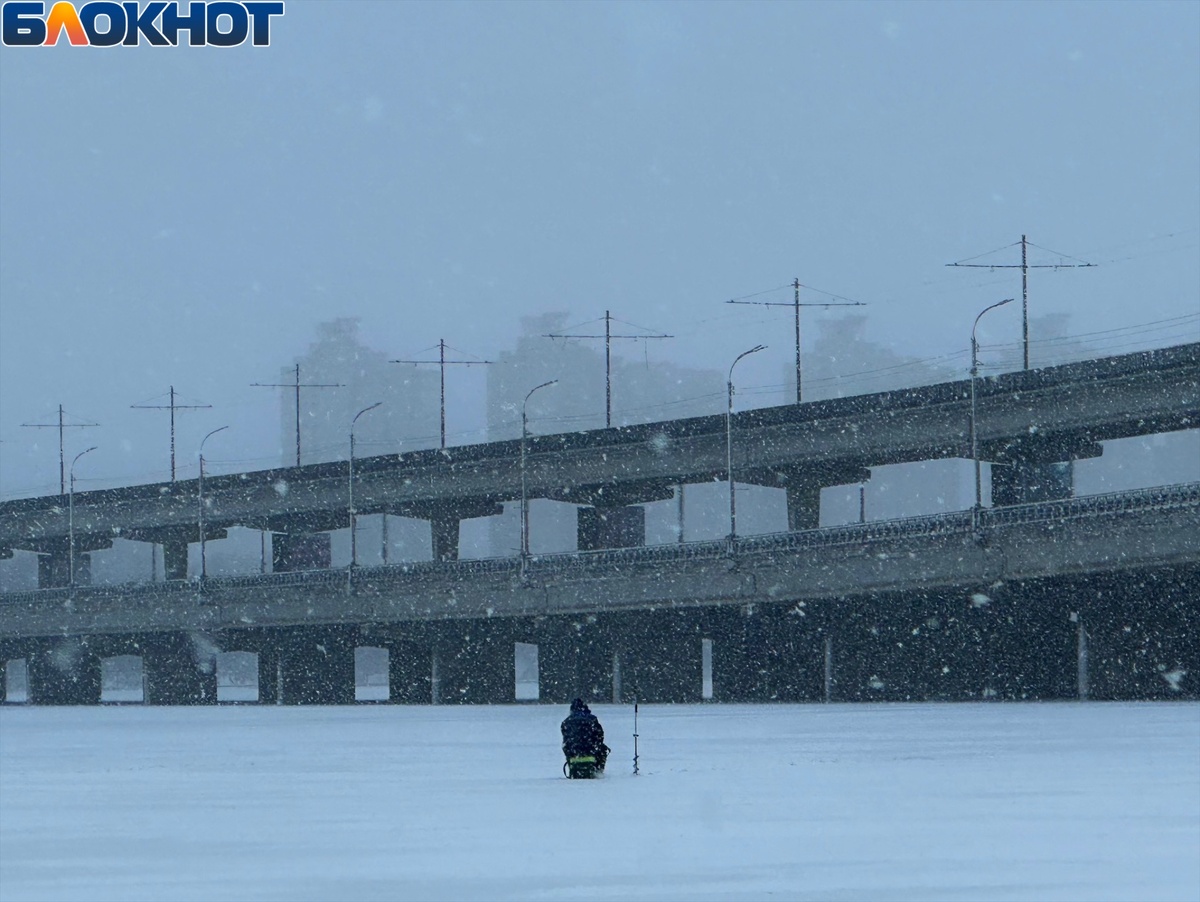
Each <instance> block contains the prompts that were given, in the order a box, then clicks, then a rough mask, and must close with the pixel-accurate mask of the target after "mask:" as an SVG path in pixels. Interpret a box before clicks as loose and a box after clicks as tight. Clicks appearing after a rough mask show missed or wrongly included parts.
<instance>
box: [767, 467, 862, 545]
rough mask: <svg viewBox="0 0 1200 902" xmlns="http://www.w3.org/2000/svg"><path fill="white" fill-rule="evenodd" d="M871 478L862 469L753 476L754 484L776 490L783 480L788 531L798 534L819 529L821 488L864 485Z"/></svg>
mask: <svg viewBox="0 0 1200 902" xmlns="http://www.w3.org/2000/svg"><path fill="white" fill-rule="evenodd" d="M870 478H871V471H870V470H869V469H867V468H865V467H810V468H803V469H802V468H798V467H797V468H790V469H788V470H786V471H785V472H784V473H782V474H778V473H773V474H770V476H769V477H767V478H764V476H763V475H762V474H755V477H754V479H753V481H754V482H756V483H757V484H759V485H773V486H776V487H778V486H779V484H780V481H781V480H782V483H783V488H784V489H786V490H787V515H788V531H789V532H798V531H800V530H803V529H818V528H819V527H820V525H821V489H825V488H829V487H830V486H835V485H850V484H852V483H859V482H866V481H867V480H869V479H870Z"/></svg>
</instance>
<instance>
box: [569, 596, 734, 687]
mask: <svg viewBox="0 0 1200 902" xmlns="http://www.w3.org/2000/svg"><path fill="white" fill-rule="evenodd" d="M608 632H609V633H610V635H611V639H610V640H609V641H610V642H611V643H612V647H615V648H616V649H617V651H618V652H619V654H620V662H621V692H622V695H623V696H624V698H625V699H626V700H630V699H633V698H635V697H636V698H638V699H639V700H641V701H649V702H698V701H700V700H701V691H702V689H703V659H702V644H701V641H700V640H701V639H702V638H705V636H704V635H702V633H703V630H702V628H701V623H700V615H699V614H698V613H697V612H696V611H694V610H693V611H630V612H628V613H622V614H618V615H613V616H612V621H611V623H610V624H609V627H608ZM716 648H717V646H716V644H715V641H714V654H716ZM583 660H584V662H587V661H593V662H594V663H593V664H592V665H591V667H592V668H593V669H592V670H591V674H592V678H591V679H590V680H588V679H587V677H588V675H589V671H588V670H587V669H586V664H585V667H581V668H580V677H579V681H580V682H581V683H582V689H584V690H585V691H587V692H588V695H585V696H584V698H589V697H590V698H592V699H594V700H596V701H607V699H608V696H609V687H610V686H611V680H612V665H611V661H612V656H611V652H610V651H608V649H607V648H604V647H603V646H600V647H594V650H593V651H592V652H591V653H590V654H589V656H588V657H587V658H585V659H583ZM598 666H602V667H603V670H602V671H599V672H597V671H596V670H595V669H594V668H596V667H598ZM714 669H715V665H714ZM719 675H720V674H719V671H716V673H714V682H715V681H716V680H717V679H718V678H719Z"/></svg>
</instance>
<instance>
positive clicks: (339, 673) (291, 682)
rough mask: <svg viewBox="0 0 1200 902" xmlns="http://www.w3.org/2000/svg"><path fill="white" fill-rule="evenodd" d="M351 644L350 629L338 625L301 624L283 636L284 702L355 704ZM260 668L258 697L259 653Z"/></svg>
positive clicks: (260, 682) (260, 679)
mask: <svg viewBox="0 0 1200 902" xmlns="http://www.w3.org/2000/svg"><path fill="white" fill-rule="evenodd" d="M354 646H355V642H354V639H353V637H352V636H351V635H350V634H349V632H348V631H347V630H345V629H342V628H338V627H320V628H303V629H298V630H296V631H294V632H292V633H291V634H288V635H285V636H283V637H282V641H281V645H280V648H279V653H280V655H281V656H282V668H283V703H284V704H287V705H351V704H354ZM259 668H260V670H259V692H260V696H259V698H260V700H261V698H262V696H261V692H262V670H261V668H262V656H261V655H260V658H259Z"/></svg>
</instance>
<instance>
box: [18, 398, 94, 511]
mask: <svg viewBox="0 0 1200 902" xmlns="http://www.w3.org/2000/svg"><path fill="white" fill-rule="evenodd" d="M65 416H66V414H65V412H64V411H63V406H62V405H61V404H59V405H58V422H57V423H22V424H21V426H22V428H25V429H57V430H58V493H59V494H60V495H65V494H66V493H67V471H66V467H65V464H64V458H65V456H66V455H65V442H64V436H63V430H64V429H85V428H88V427H91V426H99V425H100V424H99V423H68V422H66V421H65V419H64V418H65Z"/></svg>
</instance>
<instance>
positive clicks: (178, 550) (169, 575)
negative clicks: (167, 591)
mask: <svg viewBox="0 0 1200 902" xmlns="http://www.w3.org/2000/svg"><path fill="white" fill-rule="evenodd" d="M162 550H163V578H164V579H168V580H171V579H187V575H188V542H187V539H183V538H169V539H164V540H163V543H162Z"/></svg>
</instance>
